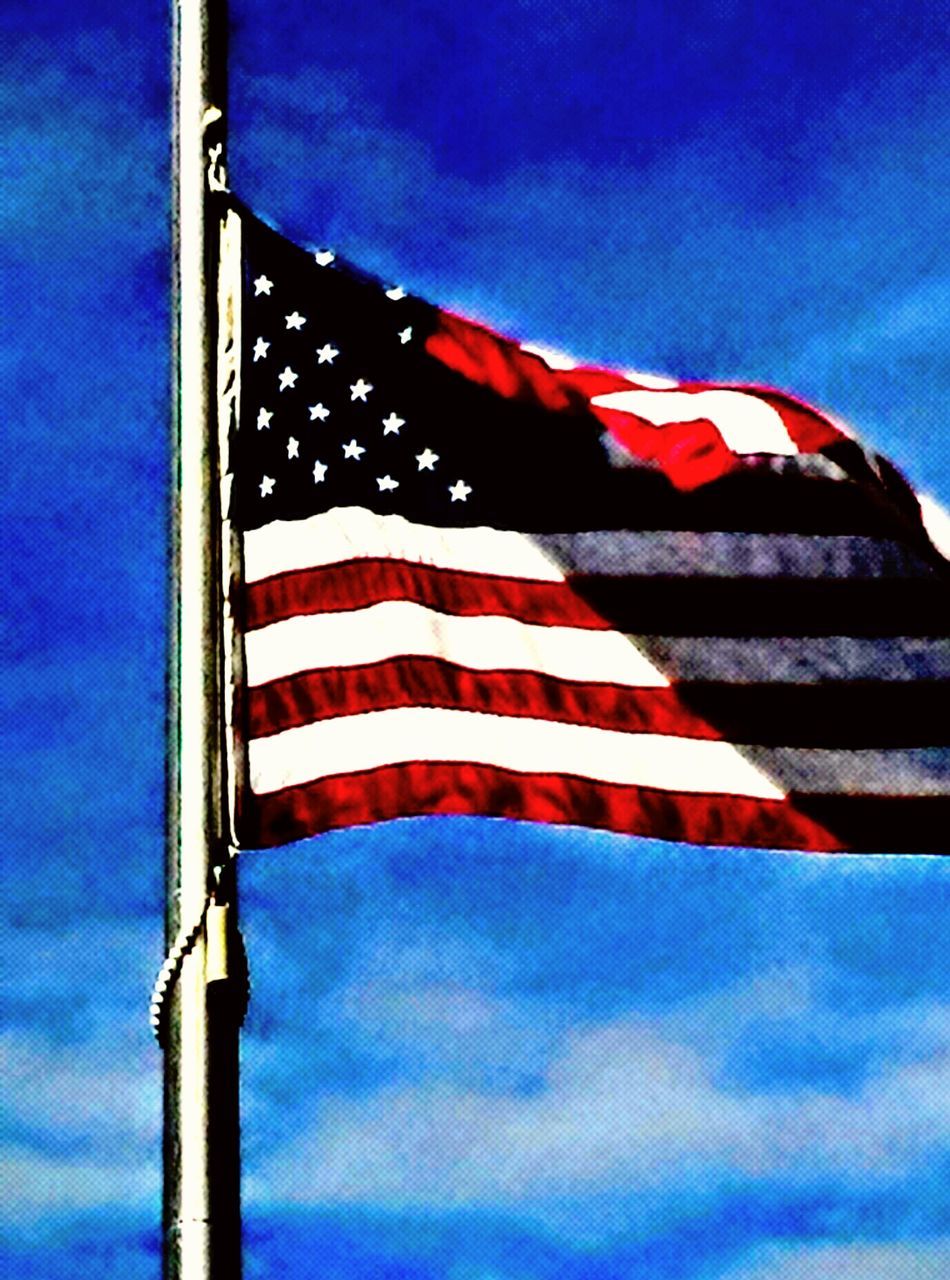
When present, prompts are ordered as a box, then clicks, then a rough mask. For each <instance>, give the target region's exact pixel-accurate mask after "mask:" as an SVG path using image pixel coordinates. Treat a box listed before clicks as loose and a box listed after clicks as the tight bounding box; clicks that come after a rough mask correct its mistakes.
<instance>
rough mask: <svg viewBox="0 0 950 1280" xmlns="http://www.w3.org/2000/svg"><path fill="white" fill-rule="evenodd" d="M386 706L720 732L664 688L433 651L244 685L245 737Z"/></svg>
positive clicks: (632, 729) (691, 734)
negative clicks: (489, 667)
mask: <svg viewBox="0 0 950 1280" xmlns="http://www.w3.org/2000/svg"><path fill="white" fill-rule="evenodd" d="M391 707H446V708H450V709H452V710H461V711H481V712H486V713H488V714H489V715H498V716H527V717H531V718H534V719H538V720H555V721H559V722H561V723H565V724H578V725H585V726H589V727H592V728H599V729H617V730H621V731H623V732H627V733H661V734H668V735H671V736H674V737H683V738H716V739H719V738H721V737H722V735H721V734H720V733H719V732H718V731H717V730H716V729H715V728H714V727H713V726H712V725H711V724H710V723H709V722H708V721H706V720H704V719H703V718H702V717H701V716H699V715H697V714H696V713H695V712H693V711H691V710H690V709H689V708H688V707H687V706H685V705H684V704H683V702H682V701H681V699H680V697H679V695H678V694H677V692H676V690H675V689H672V688H666V689H664V688H660V689H630V688H624V687H623V686H620V685H614V684H594V683H580V682H574V681H567V680H560V679H557V678H556V677H554V676H544V675H538V674H535V673H531V672H526V671H488V672H481V671H470V670H468V669H466V668H465V667H459V666H456V665H455V664H453V663H450V662H445V661H443V660H442V659H441V658H393V659H390V660H388V661H385V662H377V663H372V664H368V665H366V666H361V667H344V668H335V669H333V670H329V671H310V672H306V673H304V674H302V675H296V676H288V677H286V678H284V679H281V680H274V681H272V682H271V683H270V684H266V685H262V686H260V687H259V688H256V689H249V690H248V736H249V738H263V737H267V736H268V735H270V734H273V733H279V732H280V731H281V730H283V729H293V728H297V727H298V726H299V725H304V724H311V723H312V722H313V721H315V720H329V719H333V718H334V717H335V716H346V715H356V714H358V713H360V712H364V711H383V710H388V709H389V708H391ZM503 731H504V726H499V732H503Z"/></svg>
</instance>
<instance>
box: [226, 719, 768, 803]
mask: <svg viewBox="0 0 950 1280" xmlns="http://www.w3.org/2000/svg"><path fill="white" fill-rule="evenodd" d="M414 760H431V761H470V762H473V763H476V764H489V765H493V766H495V767H498V768H503V769H504V768H507V769H517V768H519V767H521V768H527V769H530V771H531V772H538V773H556V774H566V775H574V776H577V777H585V778H591V779H594V780H597V781H601V782H613V783H617V784H620V785H625V786H631V785H633V786H646V787H651V788H658V789H661V790H676V791H700V792H706V793H712V792H721V793H728V794H731V795H744V796H759V797H766V798H768V799H773V800H774V799H780V798H781V797H782V791H781V790H780V788H779V787H778V786H776V785H775V783H774V782H772V781H771V780H770V779H769V778H767V777H766V776H765V775H764V774H763V773H762V772H761V771H760V770H759V769H758V768H757V767H756V766H755V765H753V764H751V763H750V762H749V761H748V760H747V759H745V758H744V757H743V756H742V754H741V753H740V752H739V751H738V750H737V749H736V748H735V747H733V746H732V745H731V744H730V743H727V742H721V741H710V740H704V739H689V738H678V737H669V736H663V735H657V734H635V733H620V732H615V731H611V730H607V729H591V728H588V727H587V726H584V725H575V724H565V723H563V722H558V721H552V720H534V719H528V718H524V719H515V718H511V719H508V720H507V721H506V722H505V724H504V729H503V731H501V732H500V731H499V721H498V718H497V717H496V716H491V715H484V714H482V713H480V712H477V711H450V710H445V709H444V708H441V707H440V708H431V707H399V708H395V709H391V710H388V711H374V712H367V713H365V714H363V715H354V716H339V717H336V718H335V719H333V720H324V721H318V722H317V723H315V724H306V725H302V726H300V727H299V728H296V729H286V730H284V731H283V732H282V733H277V734H274V735H273V736H271V737H268V738H258V739H255V740H254V741H252V742H251V743H250V746H249V750H248V764H249V770H250V779H251V787H252V790H253V791H254V792H255V793H256V794H258V795H262V794H267V793H269V792H272V791H280V790H284V789H285V788H287V787H292V786H299V785H300V784H301V783H306V782H311V781H313V780H315V779H317V778H320V777H325V776H328V775H331V774H336V773H344V772H345V773H356V772H361V771H363V770H366V769H374V768H378V767H380V766H381V765H384V764H402V763H410V762H411V761H414Z"/></svg>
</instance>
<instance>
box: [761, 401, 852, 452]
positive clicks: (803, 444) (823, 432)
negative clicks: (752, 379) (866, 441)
mask: <svg viewBox="0 0 950 1280" xmlns="http://www.w3.org/2000/svg"><path fill="white" fill-rule="evenodd" d="M736 389H737V390H740V391H747V392H748V393H749V394H751V395H755V396H758V397H759V399H760V400H764V401H765V402H766V403H767V404H770V405H771V406H772V408H773V409H774V410H775V411H776V413H778V414H779V416H780V417H781V419H782V421H783V422H784V423H785V429H786V431H787V432H788V434H789V435H790V436H791V437H792V439H793V440H794V441H795V443H796V445H797V446H798V448H799V451H800V452H801V453H819V452H820V451H821V450H822V449H825V448H827V447H828V445H830V444H835V443H837V441H839V440H846V439H847V438H848V437H847V436H846V435H845V434H844V432H843V431H841V430H839V428H838V427H836V426H834V425H833V424H832V423H831V422H829V421H828V419H827V418H826V417H824V415H823V414H821V413H819V412H818V410H817V409H812V408H811V407H810V406H809V405H807V404H804V403H803V402H802V401H801V400H796V399H795V397H794V396H790V395H789V394H788V393H787V392H785V391H773V390H772V389H771V388H766V387H739V388H736Z"/></svg>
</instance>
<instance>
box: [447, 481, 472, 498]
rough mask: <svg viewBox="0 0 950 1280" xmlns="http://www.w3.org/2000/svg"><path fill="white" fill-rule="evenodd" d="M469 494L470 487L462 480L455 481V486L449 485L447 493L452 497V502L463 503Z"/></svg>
mask: <svg viewBox="0 0 950 1280" xmlns="http://www.w3.org/2000/svg"><path fill="white" fill-rule="evenodd" d="M471 492H472V486H471V485H470V484H466V483H465V481H464V480H456V482H455V484H450V485H449V493H450V494H451V495H452V501H453V502H464V501H465V499H466V498H467V497H468V495H469V494H470V493H471Z"/></svg>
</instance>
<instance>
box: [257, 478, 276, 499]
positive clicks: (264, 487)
mask: <svg viewBox="0 0 950 1280" xmlns="http://www.w3.org/2000/svg"><path fill="white" fill-rule="evenodd" d="M260 489H261V497H262V498H266V497H267V496H268V494H271V493H273V492H274V481H273V478H272V477H271V476H264V477H263V479H262V480H261V484H260Z"/></svg>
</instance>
